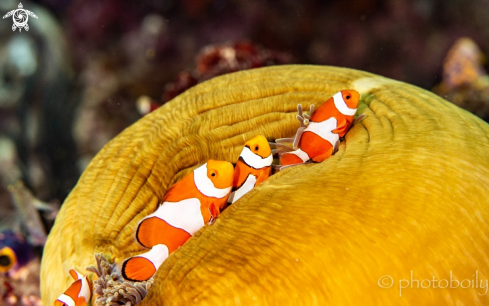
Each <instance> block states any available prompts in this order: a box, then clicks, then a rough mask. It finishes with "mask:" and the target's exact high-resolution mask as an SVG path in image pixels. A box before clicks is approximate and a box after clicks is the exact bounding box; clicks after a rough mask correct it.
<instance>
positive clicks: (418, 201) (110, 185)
mask: <svg viewBox="0 0 489 306" xmlns="http://www.w3.org/2000/svg"><path fill="white" fill-rule="evenodd" d="M348 88H353V89H356V90H358V91H359V92H360V93H361V95H362V100H361V102H360V106H359V111H358V113H357V114H360V113H365V114H366V115H367V117H366V119H364V120H363V121H362V122H361V123H360V124H358V125H356V126H354V127H353V128H352V129H351V130H350V131H349V132H348V134H347V136H346V141H345V142H342V143H341V146H340V149H339V152H338V153H337V154H336V155H334V156H332V157H331V158H329V159H328V160H326V161H325V162H323V163H321V164H315V165H306V166H299V167H294V168H291V169H287V170H286V171H282V172H281V173H279V174H278V175H274V176H273V177H271V178H270V179H269V180H268V181H266V182H265V183H263V184H262V185H260V186H259V187H258V188H255V189H254V190H253V191H251V192H250V193H248V194H247V195H246V196H244V197H243V198H242V199H240V201H238V202H237V203H235V204H233V205H232V206H231V207H230V208H228V209H227V210H226V211H224V213H222V214H221V215H220V216H219V218H218V220H217V221H216V222H215V223H214V225H212V226H206V227H205V228H204V229H203V230H201V231H200V232H199V233H198V234H197V235H196V237H194V238H192V239H190V240H189V241H188V242H187V243H186V244H185V245H184V246H183V247H182V248H180V249H179V250H178V251H176V252H175V253H174V254H173V255H172V256H170V257H169V258H168V260H167V261H166V262H165V263H164V264H163V265H162V266H161V267H160V269H159V270H158V272H157V274H156V279H155V285H154V287H153V288H152V290H151V291H150V293H149V295H148V297H147V299H146V300H145V301H144V302H143V304H144V305H435V304H436V305H461V304H465V305H487V304H489V292H488V293H486V294H485V295H484V294H483V293H484V292H485V288H477V287H480V286H481V284H480V281H481V280H482V281H487V280H489V256H488V255H489V238H488V235H489V234H488V233H489V205H488V198H489V188H488V186H489V158H488V156H489V139H488V134H489V126H488V125H487V124H486V123H485V122H483V121H481V120H480V119H478V118H476V117H475V116H473V115H471V114H469V113H467V112H466V111H463V110H461V109H459V108H457V107H456V106H454V105H452V104H450V103H448V102H446V101H445V100H443V99H441V98H440V97H438V96H436V95H434V94H432V93H430V92H427V91H425V90H422V89H420V88H417V87H414V86H411V85H408V84H405V83H402V82H397V81H393V80H390V79H386V78H383V77H380V76H376V75H373V74H369V73H366V72H361V71H356V70H350V69H342V68H334V67H318V66H276V67H270V68H264V69H255V70H249V71H244V72H239V73H234V74H230V75H226V76H223V77H218V78H215V79H213V80H210V81H208V82H205V83H203V84H200V85H198V86H196V87H194V88H192V89H190V90H188V91H187V92H185V93H184V94H182V95H180V96H179V97H177V98H175V99H174V100H173V101H171V102H169V103H168V104H166V105H164V106H163V107H161V108H160V109H158V110H157V111H155V112H153V113H151V114H150V115H148V116H146V117H144V118H143V119H141V120H139V121H138V122H137V123H136V124H134V125H133V126H131V127H129V128H128V129H126V130H125V131H124V132H122V133H121V134H120V135H119V136H118V137H116V138H115V139H114V140H112V141H111V142H110V143H109V144H107V145H106V146H105V147H104V149H103V150H102V151H101V152H100V153H99V154H98V155H97V156H96V157H95V158H94V160H93V161H92V162H91V163H90V165H89V167H88V169H87V170H86V171H85V172H84V174H83V176H82V177H81V179H80V181H79V182H78V184H77V186H76V187H75V189H74V190H73V191H72V193H71V194H70V196H69V197H68V198H67V200H66V201H65V203H64V204H63V206H62V209H61V211H60V214H59V216H58V218H57V220H56V223H55V226H54V228H53V230H52V232H51V234H50V235H49V239H48V242H47V245H46V249H45V251H44V257H43V262H42V271H41V278H42V279H41V286H42V288H41V289H42V293H43V301H44V302H45V303H46V304H47V305H51V304H52V303H53V301H54V300H55V298H56V297H57V296H58V295H59V294H60V293H62V292H63V291H64V290H65V289H66V288H67V287H68V285H69V283H71V280H70V277H69V275H68V270H69V269H70V268H72V267H76V268H77V269H78V270H80V271H84V268H85V267H87V266H88V265H90V264H94V262H95V260H94V256H93V254H94V253H96V252H104V253H108V254H112V255H113V256H114V257H115V258H116V259H117V260H118V261H120V260H122V259H124V258H126V257H128V256H131V255H135V254H137V253H140V252H142V251H143V250H142V249H141V248H139V247H138V246H137V244H136V243H134V228H135V226H136V224H137V222H138V221H139V220H140V219H141V218H143V217H144V216H146V215H148V214H150V213H151V212H153V211H154V209H155V208H156V205H157V203H158V199H161V198H162V197H163V195H164V194H165V191H166V189H167V188H168V187H169V186H171V184H173V183H174V182H175V181H176V180H177V179H179V178H180V177H182V176H183V175H184V174H186V173H188V172H189V171H191V169H193V168H194V167H196V166H197V165H199V164H202V163H204V162H205V161H206V160H207V159H209V158H214V159H218V160H227V161H231V162H235V161H236V160H237V158H238V156H239V153H240V151H241V149H242V145H243V143H244V142H245V141H246V140H249V139H251V138H252V137H254V136H256V135H257V134H263V135H265V136H266V137H267V138H268V139H269V140H271V139H275V138H279V137H290V136H292V135H293V134H294V133H295V130H296V129H297V127H298V126H299V124H298V122H297V120H296V119H295V115H296V107H297V103H302V105H303V106H304V108H305V109H308V108H309V105H310V104H311V103H314V104H315V105H316V106H319V105H320V104H321V103H322V102H324V101H325V100H326V99H327V98H329V97H330V96H331V95H332V94H334V93H336V92H337V91H339V90H342V89H348ZM411 271H412V272H411ZM411 273H412V274H411ZM450 273H452V286H455V284H456V283H455V280H459V281H462V280H464V279H467V280H469V282H470V284H469V287H470V288H460V287H459V288H452V289H450V288H446V289H442V288H439V287H440V286H441V287H443V286H445V282H444V281H441V280H444V279H446V280H448V287H450V283H449V282H450ZM476 273H477V276H476ZM384 275H389V276H390V277H392V279H393V281H394V283H393V285H392V287H391V288H388V289H386V288H380V287H379V284H378V281H379V279H380V278H381V277H382V276H384ZM411 275H412V276H411ZM476 277H477V278H478V280H479V283H478V286H477V287H476V285H475V284H474V283H475V279H476ZM411 278H412V279H417V280H419V282H421V281H422V280H424V279H428V280H430V281H425V282H424V283H421V284H419V286H424V287H427V286H428V283H429V284H430V288H425V289H423V288H418V289H416V286H417V285H416V282H415V281H414V282H413V283H411V286H410V285H408V288H405V289H403V290H402V291H400V290H399V288H400V285H402V286H405V285H406V283H405V282H403V281H402V279H406V280H407V281H409V282H411ZM433 279H435V280H436V281H438V283H434V284H433ZM389 280H390V279H388V278H387V279H384V280H383V281H384V284H387V285H389ZM472 280H473V281H474V283H471V281H472ZM440 281H441V282H440ZM400 282H401V283H400ZM467 284H468V283H467V281H465V282H464V283H463V284H462V285H463V286H464V287H467ZM483 284H484V282H483ZM433 286H436V287H438V288H433ZM400 295H401V296H400ZM143 304H142V305H143Z"/></svg>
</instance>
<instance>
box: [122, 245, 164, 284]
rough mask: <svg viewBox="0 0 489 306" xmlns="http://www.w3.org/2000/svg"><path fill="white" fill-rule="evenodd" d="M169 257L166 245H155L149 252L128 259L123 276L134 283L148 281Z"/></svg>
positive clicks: (124, 264)
mask: <svg viewBox="0 0 489 306" xmlns="http://www.w3.org/2000/svg"><path fill="white" fill-rule="evenodd" d="M168 255H169V253H168V247H167V246H166V245H164V244H158V245H155V246H154V247H153V248H152V249H151V250H150V251H149V252H146V253H144V254H141V255H138V256H134V257H130V258H128V259H126V261H124V263H123V264H122V269H121V273H122V276H123V277H124V278H125V279H127V280H130V281H134V282H142V281H146V280H148V279H150V278H151V277H152V276H153V275H154V274H155V273H156V270H158V268H159V267H160V266H161V264H162V263H163V261H165V259H167V258H168Z"/></svg>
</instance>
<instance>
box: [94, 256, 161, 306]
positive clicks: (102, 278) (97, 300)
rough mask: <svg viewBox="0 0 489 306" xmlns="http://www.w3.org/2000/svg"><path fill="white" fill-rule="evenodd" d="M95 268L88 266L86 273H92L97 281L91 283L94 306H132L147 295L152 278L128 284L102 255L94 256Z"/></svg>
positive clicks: (112, 264)
mask: <svg viewBox="0 0 489 306" xmlns="http://www.w3.org/2000/svg"><path fill="white" fill-rule="evenodd" d="M95 260H96V261H97V266H96V267H95V266H93V265H92V266H90V267H88V268H87V271H89V272H93V273H95V274H96V275H97V277H98V279H97V280H94V281H93V282H92V284H93V285H92V287H93V293H94V295H96V296H95V297H94V298H93V299H94V305H96V306H102V305H108V306H119V305H125V306H133V305H136V304H138V303H140V302H141V301H142V299H144V298H145V297H146V295H147V294H148V291H149V289H150V288H151V285H152V284H153V278H150V279H149V280H148V281H145V282H130V281H126V280H124V279H123V278H122V276H121V274H120V273H119V272H118V271H117V269H116V264H115V263H109V261H108V260H107V258H105V256H104V255H103V254H96V255H95Z"/></svg>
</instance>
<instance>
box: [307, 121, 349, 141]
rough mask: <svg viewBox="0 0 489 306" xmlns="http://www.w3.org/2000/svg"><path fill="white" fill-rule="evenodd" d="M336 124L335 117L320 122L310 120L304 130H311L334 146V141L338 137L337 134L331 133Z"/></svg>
mask: <svg viewBox="0 0 489 306" xmlns="http://www.w3.org/2000/svg"><path fill="white" fill-rule="evenodd" d="M337 125H338V121H337V120H336V118H335V117H331V118H328V119H326V120H324V121H321V122H312V121H310V122H309V125H308V126H307V128H306V129H305V130H304V132H312V133H314V134H316V135H318V136H319V137H321V138H322V139H324V140H326V141H328V142H329V143H330V144H331V145H332V146H333V147H334V146H335V144H336V142H337V141H338V140H339V139H340V136H339V135H338V134H336V133H333V130H335V129H337V128H338V126H337Z"/></svg>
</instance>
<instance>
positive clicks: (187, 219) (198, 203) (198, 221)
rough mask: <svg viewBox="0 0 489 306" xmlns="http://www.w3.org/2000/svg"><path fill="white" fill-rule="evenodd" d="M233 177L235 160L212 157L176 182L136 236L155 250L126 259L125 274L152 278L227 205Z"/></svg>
mask: <svg viewBox="0 0 489 306" xmlns="http://www.w3.org/2000/svg"><path fill="white" fill-rule="evenodd" d="M233 176H234V168H233V165H232V164H231V163H229V162H225V161H215V160H212V159H211V160H209V161H207V163H206V164H204V165H202V166H200V167H199V168H197V169H195V170H194V171H192V172H191V173H189V174H188V175H186V176H185V177H184V178H182V179H181V180H180V181H178V182H177V183H176V184H175V185H173V186H172V187H171V188H170V189H169V190H168V192H167V194H166V195H165V197H164V199H163V203H162V204H161V205H160V206H159V207H158V209H157V210H156V211H155V212H154V213H153V214H151V215H149V216H147V217H145V218H144V219H143V220H142V221H141V222H139V224H138V227H137V230H136V239H137V241H138V242H139V244H141V245H142V246H144V247H146V248H151V250H150V251H149V252H146V253H144V254H141V255H137V256H134V257H130V258H128V259H126V260H125V261H124V263H123V264H122V269H121V272H122V276H123V277H124V278H125V279H127V280H131V281H145V280H148V279H149V278H151V277H152V276H153V274H154V273H155V272H156V270H158V268H159V266H160V265H161V264H162V263H163V261H164V260H165V259H166V258H167V257H168V256H169V255H170V254H171V253H172V252H173V251H175V250H176V249H178V248H179V247H180V246H181V245H183V244H184V243H185V242H186V241H187V240H188V239H189V238H190V237H192V235H194V234H195V233H196V232H197V231H198V230H199V229H201V228H202V227H203V226H204V225H205V224H209V223H211V222H212V221H213V220H214V219H215V218H216V217H217V216H218V215H219V213H220V212H221V210H223V209H224V208H225V207H226V204H227V200H228V197H229V194H230V192H231V188H232V185H233Z"/></svg>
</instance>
